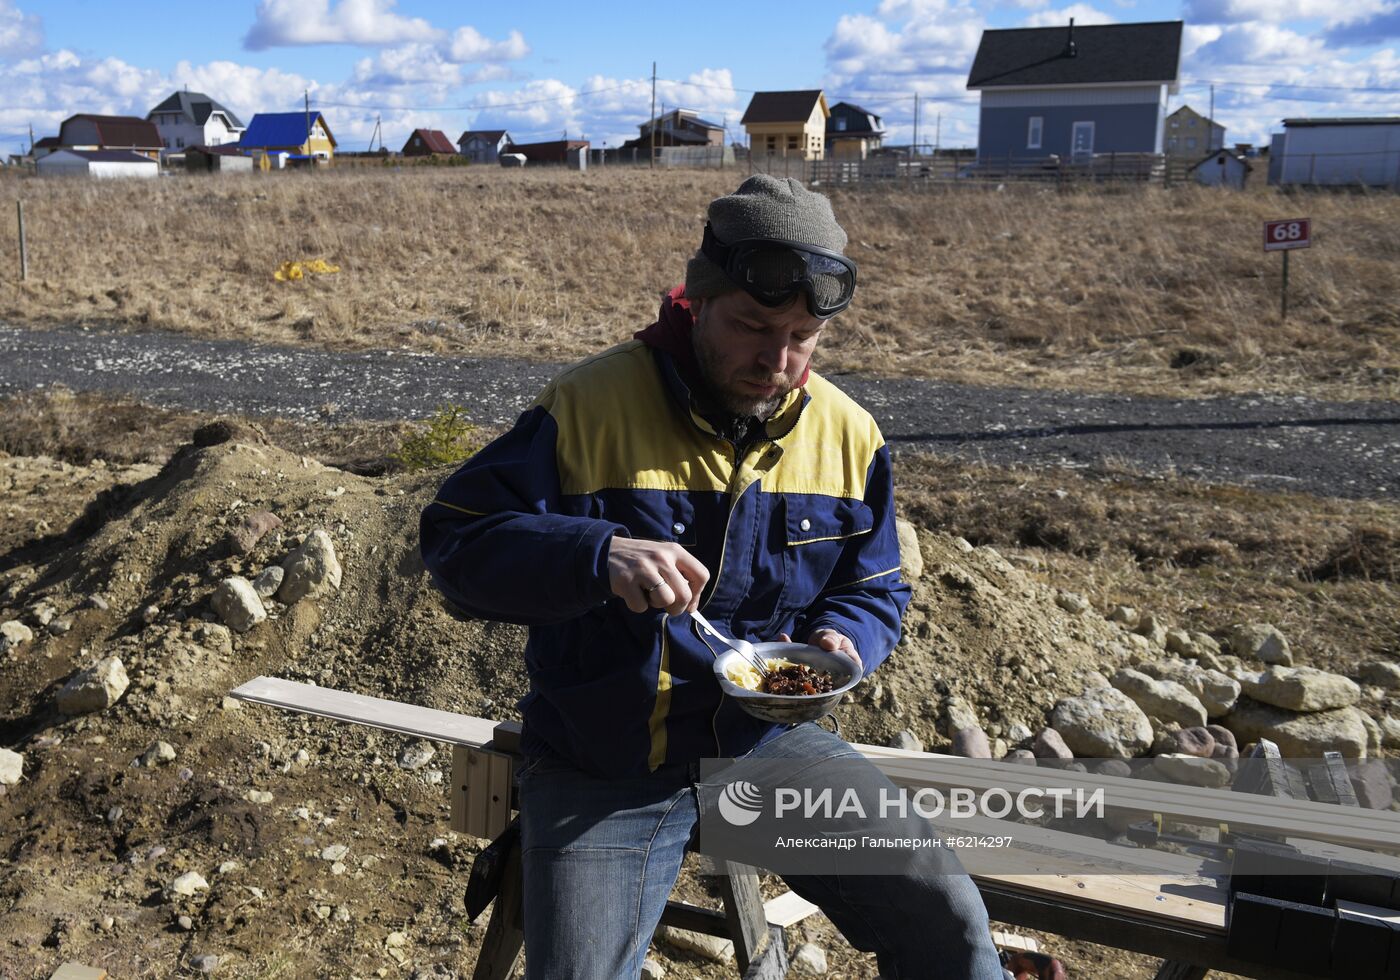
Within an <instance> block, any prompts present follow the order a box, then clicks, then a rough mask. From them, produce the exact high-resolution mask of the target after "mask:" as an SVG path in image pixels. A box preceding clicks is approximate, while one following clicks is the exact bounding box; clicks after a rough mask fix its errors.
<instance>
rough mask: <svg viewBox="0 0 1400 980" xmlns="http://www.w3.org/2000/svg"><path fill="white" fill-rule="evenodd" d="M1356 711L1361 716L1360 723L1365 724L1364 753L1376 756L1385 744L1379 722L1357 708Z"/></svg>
mask: <svg viewBox="0 0 1400 980" xmlns="http://www.w3.org/2000/svg"><path fill="white" fill-rule="evenodd" d="M1356 713H1357V714H1358V715H1360V716H1361V724H1363V725H1365V726H1366V754H1367V755H1368V756H1373V757H1378V756H1379V755H1380V754H1381V747H1382V746H1383V745H1384V744H1385V733H1384V732H1382V731H1381V726H1380V723H1379V722H1377V721H1376V719H1374V718H1372V717H1371V716H1370V715H1368V714H1367V713H1366V712H1364V711H1361V710H1360V709H1358V710H1357V712H1356Z"/></svg>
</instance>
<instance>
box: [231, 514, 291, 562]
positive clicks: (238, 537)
mask: <svg viewBox="0 0 1400 980" xmlns="http://www.w3.org/2000/svg"><path fill="white" fill-rule="evenodd" d="M281 526H282V520H281V518H279V517H278V516H277V515H276V514H274V513H272V512H271V511H266V510H257V511H253V512H252V513H251V514H245V515H243V519H242V520H240V521H239V522H238V523H237V524H236V525H234V527H232V528H230V529H229V532H228V537H227V538H225V539H224V541H225V544H226V545H227V546H228V553H229V554H231V555H246V554H249V553H251V552H252V550H253V549H254V548H256V547H257V545H258V542H259V541H261V540H262V537H263V535H264V534H266V533H267V532H268V531H271V530H272V529H273V528H278V527H281Z"/></svg>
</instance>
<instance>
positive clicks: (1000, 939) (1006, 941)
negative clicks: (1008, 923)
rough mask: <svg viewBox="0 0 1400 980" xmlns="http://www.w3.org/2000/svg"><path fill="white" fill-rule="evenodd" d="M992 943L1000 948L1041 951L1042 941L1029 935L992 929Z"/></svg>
mask: <svg viewBox="0 0 1400 980" xmlns="http://www.w3.org/2000/svg"><path fill="white" fill-rule="evenodd" d="M992 945H994V946H996V947H997V948H998V949H1014V950H1016V951H1017V952H1019V953H1039V952H1040V943H1038V942H1036V941H1035V940H1034V939H1032V938H1031V937H1029V936H1018V935H1016V934H1015V933H1012V932H1003V931H1002V930H1000V929H993V930H992Z"/></svg>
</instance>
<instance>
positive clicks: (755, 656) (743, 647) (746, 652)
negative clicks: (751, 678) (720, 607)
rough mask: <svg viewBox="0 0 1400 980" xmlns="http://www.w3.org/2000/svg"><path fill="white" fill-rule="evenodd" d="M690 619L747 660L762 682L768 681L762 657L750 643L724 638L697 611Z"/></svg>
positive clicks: (765, 663) (765, 664)
mask: <svg viewBox="0 0 1400 980" xmlns="http://www.w3.org/2000/svg"><path fill="white" fill-rule="evenodd" d="M690 618H691V619H693V620H695V621H696V622H697V623H699V624H700V628H701V629H703V630H704V631H705V632H706V633H709V634H710V635H711V636H713V637H714V638H715V639H717V640H719V641H720V642H721V643H723V644H724V645H725V646H727V647H729V649H731V650H733V651H734V652H735V653H737V654H738V655H739V656H741V657H743V658H744V659H745V660H747V661H748V662H749V665H750V666H752V667H753V668H754V669H755V670H757V671H758V676H759V677H761V678H763V680H765V681H766V680H768V678H769V673H768V664H767V662H766V661H765V660H764V659H763V657H761V656H760V655H759V653H758V651H757V650H755V649H754V646H753V644H752V643H750V642H749V641H748V640H737V639H731V638H730V637H727V636H725V635H724V634H723V633H721V632H720V631H719V630H717V629H715V628H714V627H713V626H712V625H710V621H709V620H708V619H706V618H705V617H704V616H703V615H702V614H701V613H700V612H699V611H698V610H697V611H695V612H693V613H691V614H690Z"/></svg>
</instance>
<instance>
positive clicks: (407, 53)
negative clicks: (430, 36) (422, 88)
mask: <svg viewBox="0 0 1400 980" xmlns="http://www.w3.org/2000/svg"><path fill="white" fill-rule="evenodd" d="M350 83H351V84H353V85H363V86H370V87H375V88H380V87H385V86H400V85H434V86H440V87H443V88H455V87H456V86H458V85H460V84H462V69H461V68H460V67H459V66H458V65H456V64H454V63H453V62H450V61H445V60H444V59H443V57H442V54H441V52H440V51H439V50H438V49H437V48H436V47H435V46H434V45H431V44H405V45H403V46H402V47H398V48H387V49H385V50H383V51H381V52H379V53H378V54H377V55H375V56H374V57H373V58H361V59H360V60H359V61H357V62H356V63H355V69H354V71H353V72H352V73H351V76H350Z"/></svg>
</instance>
